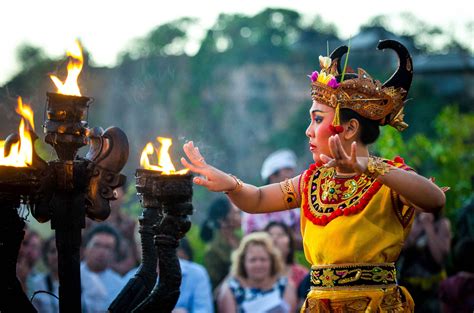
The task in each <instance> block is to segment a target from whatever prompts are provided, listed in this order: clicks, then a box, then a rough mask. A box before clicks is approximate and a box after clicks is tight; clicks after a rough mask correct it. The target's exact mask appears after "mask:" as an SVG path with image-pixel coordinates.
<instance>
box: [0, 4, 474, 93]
mask: <svg viewBox="0 0 474 313" xmlns="http://www.w3.org/2000/svg"><path fill="white" fill-rule="evenodd" d="M468 3H470V1H468V0H451V1H433V0H397V1H395V0H393V1H382V0H355V1H321V0H312V1H308V0H274V1H261V0H252V1H248V0H239V1H232V0H224V1H223V0H197V1H182V0H171V1H160V0H132V1H130V0H129V1H123V0H82V1H76V2H73V1H68V0H30V1H27V0H2V1H1V3H0V12H1V13H2V14H1V15H2V16H1V18H0V34H1V37H0V38H1V46H0V85H3V84H4V83H5V82H6V81H8V80H9V79H10V78H11V77H12V76H13V75H14V74H15V73H16V72H17V70H18V69H17V65H16V58H15V53H16V49H17V47H18V45H20V44H21V43H23V42H28V43H31V44H33V45H35V46H39V47H41V48H43V50H44V51H45V52H46V53H47V54H48V55H50V56H53V57H60V56H62V55H65V50H66V48H67V47H69V45H70V43H71V42H72V41H73V40H74V39H75V38H80V39H81V42H82V44H83V46H84V47H85V49H87V50H88V51H89V52H90V54H91V57H92V60H93V61H94V63H95V64H96V65H101V66H113V65H114V64H115V62H116V61H117V55H118V53H119V52H120V51H123V50H124V49H125V48H126V47H127V44H129V43H130V41H131V40H133V39H135V38H139V37H143V36H145V35H146V34H147V33H148V32H149V31H150V30H152V29H153V28H154V27H156V26H158V25H161V24H163V23H166V22H169V21H172V20H175V19H177V18H180V17H185V16H189V17H197V18H199V19H200V22H201V25H202V27H203V29H205V28H207V27H210V26H211V25H212V24H213V23H214V22H215V21H216V19H217V16H218V15H219V14H220V13H243V14H247V15H254V14H256V13H258V12H260V11H262V10H263V9H265V8H268V7H272V8H277V7H278V8H287V9H292V10H295V11H297V12H299V13H300V14H302V15H304V16H308V17H309V18H311V17H314V16H316V15H318V14H319V15H321V16H322V18H323V20H324V21H325V22H332V23H335V24H336V25H337V26H338V29H339V32H340V35H341V37H342V39H346V38H348V37H349V36H351V35H354V34H356V33H357V32H358V29H359V26H360V25H361V24H364V23H366V22H367V21H368V20H369V18H370V17H373V16H376V15H389V16H393V17H394V22H393V24H394V25H396V21H395V17H396V16H397V15H398V14H399V13H400V12H410V13H413V14H414V15H415V16H416V17H417V18H418V19H420V20H422V21H424V22H426V23H428V24H429V25H436V26H440V27H442V28H443V29H445V30H448V31H449V32H450V33H452V34H453V35H454V36H455V37H457V38H459V39H461V40H462V41H463V42H465V43H467V44H468V45H470V46H471V50H474V49H472V48H473V38H472V36H473V30H472V27H473V26H472V25H473V24H471V29H470V30H469V29H467V27H466V26H465V25H466V24H467V23H468V22H472V21H473V20H474V17H473V14H472V12H473V9H472V7H473V6H472V5H468ZM196 36H199V35H198V34H196Z"/></svg>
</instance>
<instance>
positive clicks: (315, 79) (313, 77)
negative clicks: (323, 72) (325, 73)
mask: <svg viewBox="0 0 474 313" xmlns="http://www.w3.org/2000/svg"><path fill="white" fill-rule="evenodd" d="M318 76H319V73H318V72H317V71H314V72H313V73H311V75H308V77H309V78H311V81H312V82H315V81H317V80H318Z"/></svg>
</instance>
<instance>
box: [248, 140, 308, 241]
mask: <svg viewBox="0 0 474 313" xmlns="http://www.w3.org/2000/svg"><path fill="white" fill-rule="evenodd" d="M260 175H261V177H262V180H263V181H264V183H265V185H268V184H278V183H280V182H283V181H285V180H286V179H290V178H292V177H294V176H295V175H296V155H295V153H294V152H293V151H291V150H288V149H281V150H277V151H275V152H273V153H272V154H270V155H269V156H268V157H267V158H266V159H265V161H264V162H263V165H262V170H261V172H260ZM272 221H277V222H283V223H285V224H286V225H288V226H289V227H290V229H291V230H292V231H293V234H294V237H295V239H296V241H297V246H298V248H299V247H300V246H301V231H300V210H299V209H293V210H285V211H279V212H272V213H261V214H248V213H244V214H243V222H242V229H243V231H244V234H246V235H247V234H249V233H251V232H254V231H262V230H263V229H264V228H265V226H267V224H268V223H270V222H272Z"/></svg>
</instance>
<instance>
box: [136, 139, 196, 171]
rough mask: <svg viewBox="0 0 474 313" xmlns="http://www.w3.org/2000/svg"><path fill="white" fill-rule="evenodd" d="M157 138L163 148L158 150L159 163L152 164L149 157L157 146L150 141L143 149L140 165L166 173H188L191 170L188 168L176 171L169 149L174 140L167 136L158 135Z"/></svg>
mask: <svg viewBox="0 0 474 313" xmlns="http://www.w3.org/2000/svg"><path fill="white" fill-rule="evenodd" d="M156 140H158V141H159V142H160V143H161V148H160V151H159V152H158V165H153V164H150V159H149V158H148V156H149V155H152V154H153V153H154V152H155V148H154V147H153V144H152V143H151V142H149V143H147V145H146V146H145V148H144V149H143V151H142V155H141V157H140V166H142V167H143V168H144V169H147V170H152V171H160V172H162V173H163V174H164V175H172V174H177V175H184V174H186V173H187V172H188V171H189V170H188V169H183V170H179V171H176V169H175V167H174V165H173V162H171V157H170V155H169V152H168V150H169V149H170V147H171V145H172V143H173V142H172V140H171V139H170V138H165V137H157V138H156Z"/></svg>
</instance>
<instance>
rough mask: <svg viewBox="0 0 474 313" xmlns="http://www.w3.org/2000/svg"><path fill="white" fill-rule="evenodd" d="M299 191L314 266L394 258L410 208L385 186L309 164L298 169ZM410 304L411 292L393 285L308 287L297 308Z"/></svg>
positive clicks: (403, 308) (404, 308) (371, 308)
mask: <svg viewBox="0 0 474 313" xmlns="http://www.w3.org/2000/svg"><path fill="white" fill-rule="evenodd" d="M387 163H390V164H391V165H393V166H396V167H402V168H405V169H407V167H406V166H405V165H404V164H402V163H395V162H393V161H388V160H387ZM300 191H301V195H302V201H301V203H302V208H303V212H302V214H301V231H302V235H303V246H304V253H305V256H306V259H307V260H308V262H310V263H311V264H312V265H313V267H314V266H316V267H317V266H328V265H329V266H330V265H340V264H347V265H353V264H383V263H394V262H395V261H396V260H397V259H398V256H399V254H400V251H401V249H402V246H403V242H404V240H405V238H406V236H407V235H408V232H409V230H410V228H411V224H412V222H413V208H409V207H407V206H404V205H403V204H402V203H401V201H400V198H399V196H398V195H397V194H396V193H395V192H394V191H392V190H391V189H390V188H388V187H387V186H385V185H382V184H380V183H378V182H376V181H375V180H374V179H372V178H370V177H367V176H365V175H363V174H362V175H359V176H355V177H347V178H341V177H337V175H335V170H334V169H333V168H325V167H316V166H314V165H313V166H312V167H310V169H308V170H307V171H306V172H305V173H304V174H303V175H302V180H301V182H300ZM335 211H337V212H335ZM344 211H346V212H344ZM324 216H325V217H324ZM413 307H414V304H413V300H412V298H411V296H410V294H409V293H408V292H407V291H406V289H405V288H403V287H400V286H396V285H389V286H387V288H382V287H380V286H377V287H374V286H350V287H349V286H348V287H343V286H338V287H335V288H328V287H312V290H311V291H310V292H309V293H308V296H307V300H306V302H305V305H304V306H303V308H302V310H301V312H412V311H413Z"/></svg>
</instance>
